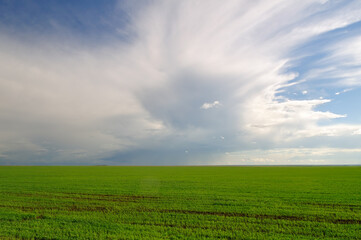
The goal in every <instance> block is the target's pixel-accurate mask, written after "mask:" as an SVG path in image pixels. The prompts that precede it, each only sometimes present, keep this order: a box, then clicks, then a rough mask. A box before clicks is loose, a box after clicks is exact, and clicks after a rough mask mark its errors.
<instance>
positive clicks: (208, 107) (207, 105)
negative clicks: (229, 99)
mask: <svg viewBox="0 0 361 240" xmlns="http://www.w3.org/2000/svg"><path fill="white" fill-rule="evenodd" d="M219 106H221V103H220V102H219V101H214V102H212V103H203V105H202V106H201V109H210V108H214V107H219Z"/></svg>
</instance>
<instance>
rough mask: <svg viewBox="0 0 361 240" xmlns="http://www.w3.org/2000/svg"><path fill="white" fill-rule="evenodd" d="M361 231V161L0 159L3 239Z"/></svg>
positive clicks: (350, 234)
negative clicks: (9, 163) (49, 162)
mask: <svg viewBox="0 0 361 240" xmlns="http://www.w3.org/2000/svg"><path fill="white" fill-rule="evenodd" d="M208 238H214V239H361V167H0V239H208Z"/></svg>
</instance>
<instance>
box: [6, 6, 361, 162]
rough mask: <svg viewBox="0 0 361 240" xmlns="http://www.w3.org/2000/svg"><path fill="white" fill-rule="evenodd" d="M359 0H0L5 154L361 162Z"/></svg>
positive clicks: (61, 158)
mask: <svg viewBox="0 0 361 240" xmlns="http://www.w3.org/2000/svg"><path fill="white" fill-rule="evenodd" d="M360 30H361V2H360V1H356V0H354V1H352V0H350V1H336V0H334V1H333V0H329V1H327V0H303V1H287V0H274V1H266V0H264V1H262V0H260V1H246V0H244V1H242V0H237V1H233V0H229V1H219V0H217V1H216V0H209V1H194V0H192V1H191V0H189V1H188V0H184V1H175V0H174V1H173V0H167V1H165V0H164V1H161V0H159V1H157V0H155V1H124V0H123V1H64V0H62V1H55V0H54V1H48V0H47V1H45V0H40V1H26V0H23V1H20V0H17V1H10V0H9V1H6V0H4V1H0V63H1V64H0V164H3V165H94V164H109V165H194V164H196V165H199V164H201V165H203V164H214V165H227V164H230V165H248V164H250V165H268V164H272V165H273V164H288V165H292V164H321V165H322V164H361V108H360V107H359V106H358V105H359V103H360V102H361V88H360V86H361V78H360V77H361V68H360V66H361V57H360V56H361V31H360Z"/></svg>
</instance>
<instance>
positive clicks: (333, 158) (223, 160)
mask: <svg viewBox="0 0 361 240" xmlns="http://www.w3.org/2000/svg"><path fill="white" fill-rule="evenodd" d="M360 156H361V148H302V147H300V148H276V149H270V150H246V151H239V152H227V153H226V154H224V155H223V156H220V157H219V159H218V160H217V161H214V162H211V164H215V165H275V164H282V165H305V164H306V165H309V164H311V165H325V164H358V163H359V161H358V159H359V158H360ZM340 157H347V159H345V161H343V162H340V161H339V158H340Z"/></svg>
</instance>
